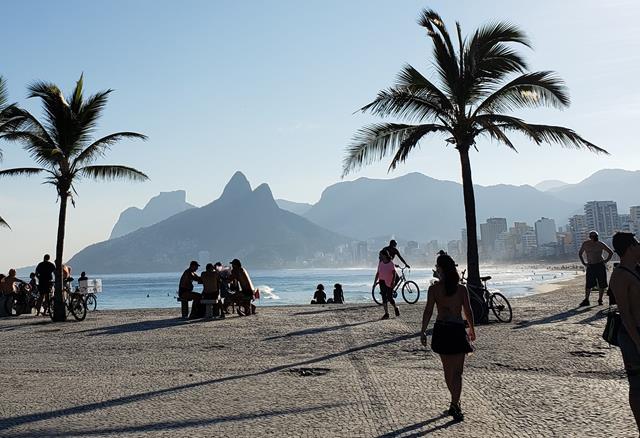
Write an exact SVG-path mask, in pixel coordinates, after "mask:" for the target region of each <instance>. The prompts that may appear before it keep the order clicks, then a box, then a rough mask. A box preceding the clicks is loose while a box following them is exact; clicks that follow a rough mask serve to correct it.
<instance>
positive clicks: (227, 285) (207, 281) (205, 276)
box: [178, 259, 260, 319]
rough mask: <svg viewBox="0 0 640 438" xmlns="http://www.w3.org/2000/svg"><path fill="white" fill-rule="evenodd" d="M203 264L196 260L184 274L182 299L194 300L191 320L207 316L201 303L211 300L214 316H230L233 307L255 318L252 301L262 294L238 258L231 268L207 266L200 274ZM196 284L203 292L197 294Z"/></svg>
mask: <svg viewBox="0 0 640 438" xmlns="http://www.w3.org/2000/svg"><path fill="white" fill-rule="evenodd" d="M199 267H200V264H199V263H198V262H197V261H195V260H193V261H191V263H190V264H189V267H188V268H187V269H186V270H185V271H184V272H183V273H182V276H181V277H180V283H179V285H178V298H179V299H180V300H185V301H193V304H192V306H191V314H190V315H189V319H195V318H202V317H204V306H203V305H202V303H201V301H203V300H211V301H213V302H214V304H213V316H214V317H219V318H224V317H225V314H228V313H229V310H228V309H229V307H230V306H234V307H237V313H238V315H239V316H248V315H254V314H255V313H256V306H255V305H254V304H253V303H252V301H253V300H254V299H255V298H256V297H259V293H260V292H259V291H258V290H257V289H255V288H254V286H253V283H252V281H251V277H250V276H249V273H248V272H247V270H246V269H245V268H244V267H243V266H242V263H241V262H240V260H238V259H233V260H232V261H231V267H230V268H229V267H225V266H223V265H222V263H220V262H217V263H215V264H212V263H207V265H206V266H205V270H204V271H202V273H200V275H198V274H197V271H198V268H199ZM194 283H197V284H202V293H198V292H195V291H194Z"/></svg>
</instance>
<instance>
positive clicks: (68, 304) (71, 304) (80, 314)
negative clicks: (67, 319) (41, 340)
mask: <svg viewBox="0 0 640 438" xmlns="http://www.w3.org/2000/svg"><path fill="white" fill-rule="evenodd" d="M62 301H63V303H64V307H65V310H66V312H67V316H69V314H71V315H73V317H74V318H75V320H76V321H83V320H84V319H85V318H86V317H87V303H86V302H85V299H84V295H82V294H81V293H79V292H75V291H74V292H72V291H71V287H70V285H69V283H65V286H64V289H63V291H62ZM53 302H54V297H53V295H51V296H50V297H49V309H48V311H49V316H50V317H51V319H53Z"/></svg>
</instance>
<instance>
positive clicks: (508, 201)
mask: <svg viewBox="0 0 640 438" xmlns="http://www.w3.org/2000/svg"><path fill="white" fill-rule="evenodd" d="M475 193H476V207H477V218H478V223H480V222H482V221H484V220H485V219H487V218H488V217H492V216H497V217H506V218H507V220H508V221H509V222H510V223H511V222H513V221H526V222H528V223H529V224H533V222H534V221H535V220H536V219H539V218H540V217H542V216H545V217H550V218H554V219H556V221H559V222H558V223H559V224H562V223H563V221H564V220H566V219H567V218H568V217H569V215H571V214H573V212H575V211H579V210H580V209H581V208H582V204H581V202H570V201H565V200H561V199H558V198H556V197H554V196H553V195H551V194H548V193H545V192H541V191H539V190H536V189H535V188H533V187H531V186H528V185H525V186H511V185H497V186H489V187H483V186H475ZM304 216H305V217H306V218H307V219H309V220H311V221H312V222H315V223H317V224H319V225H321V226H323V227H325V228H327V229H330V230H332V231H335V232H337V233H340V234H344V235H348V236H354V237H357V238H359V239H367V238H370V237H372V236H380V235H388V234H396V235H400V236H404V237H405V238H410V239H414V240H418V241H427V240H431V239H439V240H450V239H460V231H461V229H462V228H464V227H465V216H464V203H463V197H462V186H461V185H460V184H458V183H455V182H451V181H441V180H437V179H434V178H430V177H428V176H425V175H423V174H420V173H410V174H408V175H404V176H401V177H398V178H393V179H384V180H376V179H369V178H359V179H357V180H355V181H349V182H340V183H337V184H334V185H332V186H330V187H328V188H327V189H326V190H325V191H324V192H323V193H322V197H321V198H320V201H319V202H318V203H317V204H316V205H314V206H313V208H311V209H310V210H309V211H308V212H307V213H306V214H305V215H304Z"/></svg>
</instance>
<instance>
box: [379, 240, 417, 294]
mask: <svg viewBox="0 0 640 438" xmlns="http://www.w3.org/2000/svg"><path fill="white" fill-rule="evenodd" d="M382 251H386V252H387V253H388V254H389V257H391V261H392V262H393V260H394V259H395V258H396V256H398V258H399V259H400V260H401V261H402V263H404V267H405V268H407V269H411V266H409V264H408V263H407V262H406V261H405V260H404V258H402V255H401V254H400V251H398V242H396V241H395V240H393V239H391V240H390V241H389V246H385V247H384V248H382ZM398 281H400V276H399V275H398V273H397V272H396V276H395V283H394V286H395V285H396V284H398Z"/></svg>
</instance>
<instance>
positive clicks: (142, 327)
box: [74, 317, 200, 336]
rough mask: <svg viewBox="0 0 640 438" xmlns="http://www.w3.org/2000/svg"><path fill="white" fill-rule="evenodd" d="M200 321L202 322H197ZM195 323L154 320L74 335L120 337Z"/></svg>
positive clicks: (101, 328)
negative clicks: (125, 334) (124, 334)
mask: <svg viewBox="0 0 640 438" xmlns="http://www.w3.org/2000/svg"><path fill="white" fill-rule="evenodd" d="M196 321H200V320H196ZM194 322H195V321H188V320H184V319H182V318H180V317H176V318H165V319H154V320H151V321H137V322H131V323H128V324H120V325H112V326H107V327H97V328H91V329H86V330H80V331H77V332H74V333H87V334H88V335H89V336H102V335H119V334H123V333H135V332H146V331H150V330H160V329H164V328H170V327H175V326H179V325H186V324H193V323H194Z"/></svg>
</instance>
